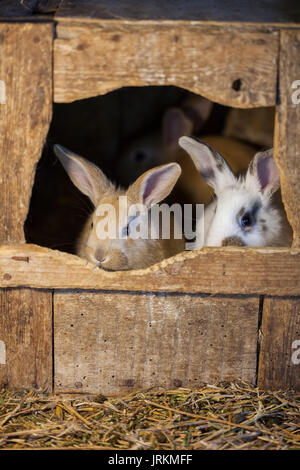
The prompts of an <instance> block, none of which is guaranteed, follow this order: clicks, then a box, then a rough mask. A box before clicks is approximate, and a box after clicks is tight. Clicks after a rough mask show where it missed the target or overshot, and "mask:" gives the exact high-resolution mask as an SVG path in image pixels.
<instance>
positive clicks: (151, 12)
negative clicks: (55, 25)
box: [57, 0, 300, 24]
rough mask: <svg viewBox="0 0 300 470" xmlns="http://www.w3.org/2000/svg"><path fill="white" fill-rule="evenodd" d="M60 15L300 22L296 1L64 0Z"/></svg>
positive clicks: (164, 19)
mask: <svg viewBox="0 0 300 470" xmlns="http://www.w3.org/2000/svg"><path fill="white" fill-rule="evenodd" d="M57 16H58V17H64V18H68V17H69V18H71V19H74V18H80V19H82V18H85V19H92V20H93V19H95V18H100V19H102V20H103V19H104V20H105V19H109V20H112V19H114V20H119V21H132V20H136V21H147V20H148V21H149V20H156V21H166V20H173V21H174V20H183V21H184V20H185V21H197V22H243V23H272V24H277V23H279V24H282V23H299V22H300V6H299V3H298V2H297V1H293V2H291V1H290V2H282V1H279V0H275V1H274V0H273V1H272V4H271V5H270V1H268V0H252V2H251V3H250V2H241V1H240V0H210V1H209V2H207V1H205V0H185V1H184V2H182V1H181V0H167V1H166V0H165V1H164V2H161V1H160V0H151V2H149V1H147V0H114V1H113V2H112V1H111V0H101V1H99V0H76V1H74V0H63V2H62V4H61V7H60V9H59V11H58V13H57Z"/></svg>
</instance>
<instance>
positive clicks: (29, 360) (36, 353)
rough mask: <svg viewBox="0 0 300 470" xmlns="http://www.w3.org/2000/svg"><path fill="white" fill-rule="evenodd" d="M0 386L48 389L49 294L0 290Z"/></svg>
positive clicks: (50, 354) (49, 362)
mask: <svg viewBox="0 0 300 470" xmlns="http://www.w3.org/2000/svg"><path fill="white" fill-rule="evenodd" d="M0 311H1V315H0V341H1V342H2V346H3V345H4V346H3V348H4V349H5V352H4V353H3V354H2V360H1V358H0V387H1V386H7V387H8V388H11V389H22V388H25V387H26V388H39V389H42V390H47V391H51V390H52V334H51V332H52V294H51V292H49V291H36V290H34V289H1V290H0Z"/></svg>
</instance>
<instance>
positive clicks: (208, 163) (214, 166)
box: [179, 136, 236, 195]
mask: <svg viewBox="0 0 300 470" xmlns="http://www.w3.org/2000/svg"><path fill="white" fill-rule="evenodd" d="M179 145H180V147H182V148H183V149H184V150H186V152H187V153H188V154H189V155H190V157H191V158H192V160H193V162H194V164H195V166H196V168H197V170H198V171H199V173H200V175H201V176H202V178H203V179H204V180H205V181H206V182H207V184H208V185H209V186H211V187H212V188H213V189H214V191H215V193H216V194H217V195H218V194H219V193H220V192H221V191H222V190H223V189H224V188H225V187H226V186H232V185H234V184H235V183H236V178H235V176H234V174H233V172H232V170H231V168H230V167H229V166H228V164H227V163H226V161H225V160H224V158H223V157H221V155H220V154H219V153H218V152H217V151H216V150H214V149H213V148H212V147H210V146H209V145H207V144H205V143H204V142H201V141H200V140H198V139H196V138H195V137H188V136H183V137H181V138H180V139H179Z"/></svg>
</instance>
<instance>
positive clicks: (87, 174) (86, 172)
mask: <svg viewBox="0 0 300 470" xmlns="http://www.w3.org/2000/svg"><path fill="white" fill-rule="evenodd" d="M54 152H55V154H56V156H57V157H58V158H59V160H60V162H61V163H62V165H63V167H64V169H65V170H66V172H67V173H68V175H69V177H70V179H71V181H72V183H73V184H74V185H75V186H76V187H77V188H78V189H79V190H80V191H81V192H82V193H83V194H85V195H86V196H88V197H89V198H90V200H91V201H92V203H93V204H94V205H95V206H96V205H97V202H98V201H99V198H100V196H101V194H103V193H104V192H105V191H107V190H108V188H109V186H110V182H109V180H108V179H107V178H106V176H105V175H104V173H103V172H102V171H101V170H100V168H98V167H97V166H96V165H94V164H93V163H91V162H89V161H88V160H86V159H85V158H83V157H80V156H79V155H76V154H75V153H73V152H71V151H70V150H68V149H66V148H64V147H62V146H61V145H54Z"/></svg>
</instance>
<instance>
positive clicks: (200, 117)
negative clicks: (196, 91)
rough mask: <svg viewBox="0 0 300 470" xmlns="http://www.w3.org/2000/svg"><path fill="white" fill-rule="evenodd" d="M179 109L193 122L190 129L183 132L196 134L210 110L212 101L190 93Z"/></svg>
mask: <svg viewBox="0 0 300 470" xmlns="http://www.w3.org/2000/svg"><path fill="white" fill-rule="evenodd" d="M181 109H182V110H183V112H184V114H185V115H186V116H187V117H188V118H189V119H190V120H191V122H192V124H193V128H192V130H191V131H190V132H184V133H183V134H196V135H197V134H198V133H199V132H200V131H201V129H202V127H203V125H204V123H205V122H206V121H207V120H208V118H209V116H210V114H211V112H212V109H213V102H212V101H209V100H208V99H206V98H204V97H203V96H198V95H190V96H188V97H187V98H186V99H185V100H184V101H183V103H182V105H181ZM183 134H182V135H183Z"/></svg>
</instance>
